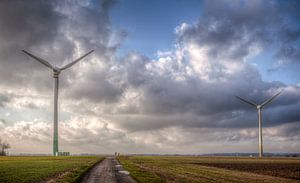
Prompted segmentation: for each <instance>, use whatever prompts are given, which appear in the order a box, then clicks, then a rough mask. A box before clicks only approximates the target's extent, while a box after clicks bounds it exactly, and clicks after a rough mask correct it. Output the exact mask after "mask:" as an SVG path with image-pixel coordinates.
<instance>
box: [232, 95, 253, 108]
mask: <svg viewBox="0 0 300 183" xmlns="http://www.w3.org/2000/svg"><path fill="white" fill-rule="evenodd" d="M235 97H236V98H237V99H239V100H241V101H243V102H245V103H247V104H250V105H252V106H254V107H256V106H257V104H256V103H254V102H251V101H248V100H246V99H243V98H242V97H239V96H235Z"/></svg>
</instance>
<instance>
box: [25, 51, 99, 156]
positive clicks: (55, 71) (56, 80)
mask: <svg viewBox="0 0 300 183" xmlns="http://www.w3.org/2000/svg"><path fill="white" fill-rule="evenodd" d="M22 51H23V52H24V53H25V54H27V55H29V56H30V57H32V58H34V59H35V60H37V61H39V62H40V63H42V64H43V65H45V66H46V67H48V68H50V69H52V70H53V78H54V83H55V87H54V119H53V121H54V129H53V155H54V156H58V122H57V120H58V114H57V103H58V84H59V74H60V72H61V71H63V70H65V69H68V68H70V67H72V66H73V65H74V64H76V63H77V62H79V61H80V60H82V59H83V58H84V57H86V56H87V55H89V54H90V53H92V52H93V51H94V50H91V51H90V52H88V53H86V54H85V55H83V56H81V57H79V58H78V59H76V60H74V61H73V62H71V63H69V64H67V65H65V66H63V67H61V68H58V67H56V66H52V65H51V64H50V63H49V62H47V61H46V60H44V59H41V58H39V57H37V56H35V55H33V54H31V53H29V52H27V51H25V50H22Z"/></svg>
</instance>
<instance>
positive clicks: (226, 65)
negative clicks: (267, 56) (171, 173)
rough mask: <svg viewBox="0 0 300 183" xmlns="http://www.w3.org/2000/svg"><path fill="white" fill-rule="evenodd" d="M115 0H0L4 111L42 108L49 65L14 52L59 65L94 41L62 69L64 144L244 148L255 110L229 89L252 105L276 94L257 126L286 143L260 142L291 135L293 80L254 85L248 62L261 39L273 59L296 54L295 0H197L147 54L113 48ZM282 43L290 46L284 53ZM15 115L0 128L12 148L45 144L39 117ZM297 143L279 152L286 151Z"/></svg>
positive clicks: (116, 43)
mask: <svg viewBox="0 0 300 183" xmlns="http://www.w3.org/2000/svg"><path fill="white" fill-rule="evenodd" d="M114 3H116V2H114V1H80V2H76V3H74V2H73V1H40V2H36V1H28V2H26V3H25V2H23V1H17V0H16V1H10V2H9V3H5V4H4V3H0V10H2V11H0V12H1V13H0V15H1V14H2V15H3V16H0V21H1V22H3V25H5V26H4V27H5V29H2V30H0V40H1V42H4V43H5V44H1V45H0V53H1V54H0V55H1V56H0V64H1V68H0V76H1V78H4V79H1V82H0V107H2V108H5V109H6V110H9V112H10V113H11V114H14V113H15V114H18V113H24V115H25V114H36V113H41V114H40V115H41V116H42V114H44V115H46V114H47V115H48V114H51V113H52V112H51V108H52V107H51V105H52V96H53V84H52V82H53V81H52V78H51V77H52V73H51V71H49V70H47V68H45V67H44V66H43V65H41V64H39V63H38V62H35V61H34V60H33V59H31V58H30V57H27V56H26V55H24V54H22V53H21V52H19V51H18V50H21V49H26V50H29V51H31V52H33V53H34V54H36V55H38V56H40V57H42V58H45V59H46V60H49V62H51V63H52V64H56V65H58V66H60V65H64V64H66V63H68V62H70V61H71V60H73V59H75V58H77V57H79V56H80V55H82V54H84V53H85V52H86V51H88V50H90V49H95V52H94V53H93V54H92V55H90V56H89V57H87V58H86V59H84V60H83V61H81V62H80V63H78V64H77V65H74V67H72V68H70V69H68V70H66V71H63V72H62V73H61V75H60V98H59V101H60V117H61V120H60V138H61V139H60V140H61V146H62V147H64V148H65V149H67V150H68V151H72V152H76V153H77V152H78V153H79V152H95V153H100V152H102V153H109V152H114V151H116V150H120V151H124V152H130V153H145V152H157V153H171V152H179V153H187V152H193V153H197V152H200V153H207V152H215V151H217V150H216V147H220V149H222V148H221V147H222V146H223V144H224V143H225V144H227V145H228V146H227V147H228V149H222V150H224V151H227V152H230V151H231V152H232V151H238V150H239V149H243V150H244V151H245V152H246V151H254V150H255V149H254V148H252V147H256V146H255V145H256V144H255V143H256V137H257V132H256V131H257V129H256V128H257V117H256V115H257V114H256V110H255V109H253V108H251V107H250V106H247V105H245V104H243V103H241V102H240V101H238V100H236V99H235V98H234V96H235V95H240V96H242V97H244V98H248V99H250V100H253V101H256V102H258V103H259V102H262V101H264V100H266V99H268V98H270V97H271V96H272V95H273V94H275V93H276V92H278V91H281V90H283V91H284V92H283V93H282V95H280V96H279V97H278V98H277V99H276V100H275V101H274V102H273V103H272V104H270V105H268V106H266V108H265V109H264V113H263V116H264V127H266V133H265V134H266V139H267V141H272V138H278V139H281V140H282V141H285V140H286V142H285V143H283V146H282V147H281V148H280V149H276V144H272V146H270V150H274V151H284V150H285V149H284V148H286V147H288V146H289V144H293V143H294V140H295V139H298V138H299V135H296V134H297V132H298V131H297V129H298V128H297V127H298V126H299V121H300V115H299V113H298V109H299V107H300V106H299V105H300V86H299V85H288V84H285V83H283V82H279V81H272V82H268V81H264V80H263V79H262V76H261V74H260V72H259V70H258V68H257V67H256V66H255V65H253V64H252V63H251V59H252V58H253V57H255V56H257V55H258V54H260V53H262V52H264V51H268V49H271V47H270V46H269V45H273V46H274V47H275V52H276V53H275V54H276V56H277V58H278V60H279V61H280V60H281V59H282V58H283V55H285V56H284V57H285V58H286V59H288V60H290V61H291V62H294V60H296V59H297V52H298V51H299V45H297V43H296V42H297V40H299V39H298V37H297V35H298V32H299V28H298V27H297V26H296V27H294V25H292V24H291V22H290V21H291V20H290V18H295V17H294V15H295V16H298V15H299V14H298V13H297V12H296V11H295V9H294V8H293V7H295V6H294V5H293V6H292V5H290V4H289V3H285V2H284V3H283V5H284V6H282V7H280V8H279V4H278V3H277V2H275V3H273V4H272V3H271V2H267V1H266V2H261V1H251V2H250V1H239V3H228V2H226V1H206V2H205V3H204V7H203V14H202V15H201V17H200V18H199V20H198V22H197V23H195V24H188V23H182V24H181V25H178V27H177V28H176V29H175V36H176V40H175V42H174V45H173V49H171V50H167V51H158V54H157V58H156V59H153V60H151V59H149V58H147V57H145V56H144V55H143V54H142V53H136V52H130V53H128V54H127V55H125V56H123V57H121V58H119V57H117V56H116V51H117V49H118V48H119V47H120V46H121V45H122V41H123V39H124V38H125V37H126V35H127V34H126V31H124V30H115V29H114V28H112V27H113V26H112V25H111V22H110V20H109V11H110V9H111V8H112V7H113V5H114ZM292 4H293V3H292ZM266 8H267V9H268V11H266ZM289 11H290V12H291V13H289ZM15 12H18V13H15ZM8 16H9V17H11V20H10V21H8ZM286 21H287V22H286ZM283 25H287V26H285V29H282V26H283ZM20 30H22V31H20ZM295 41H296V42H295ZM289 47H292V50H293V51H292V52H288V51H284V50H285V49H287V48H289ZM282 51H284V52H282ZM284 64H287V62H284ZM2 66H3V67H2ZM41 111H43V112H41ZM0 112H1V111H0ZM24 115H23V116H24ZM14 116H16V117H15V118H14V117H13V116H6V117H5V119H3V120H5V121H6V123H5V124H4V123H3V124H4V125H3V124H1V125H2V127H3V128H2V129H0V135H1V136H4V137H6V138H7V139H9V140H10V141H11V142H12V143H13V146H14V147H13V148H14V149H13V152H29V151H32V149H30V148H28V147H27V146H26V147H25V146H24V145H22V144H27V143H28V144H30V145H32V147H34V149H37V150H38V151H39V152H49V151H50V150H49V149H50V148H49V144H51V129H52V125H51V123H50V121H49V118H43V117H41V116H39V115H38V117H37V116H32V120H28V119H26V120H24V119H20V118H21V117H19V118H18V117H17V116H18V115H14ZM21 116H22V115H21ZM48 116H49V115H48ZM39 117H40V118H39ZM3 118H4V117H3ZM16 118H18V119H16ZM289 131H290V132H291V134H295V136H294V137H291V136H290V135H288V132H289ZM21 132H22V133H21ZM195 139H197V141H196V140H195ZM25 141H26V143H24V142H25ZM21 143H22V144H21ZM249 145H250V146H251V148H249V147H248V146H249ZM178 147H183V148H181V149H179V148H178ZM199 147H205V149H202V150H201V149H200V150H199ZM298 147H299V146H297V145H293V147H291V148H287V149H288V150H289V151H291V152H295V151H296V150H297V148H298ZM217 149H218V148H217Z"/></svg>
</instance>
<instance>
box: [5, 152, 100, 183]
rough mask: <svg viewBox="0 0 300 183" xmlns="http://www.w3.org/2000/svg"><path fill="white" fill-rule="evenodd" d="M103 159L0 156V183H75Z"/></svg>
mask: <svg viewBox="0 0 300 183" xmlns="http://www.w3.org/2000/svg"><path fill="white" fill-rule="evenodd" d="M102 159H103V157H95V156H94V157H81V156H78V157H72V156H66V157H13V156H12V157H9V156H2V157H1V156H0V182H1V183H2V182H3V183H4V182H9V183H25V182H43V181H47V180H53V181H54V182H76V181H78V180H79V178H80V176H81V175H82V174H83V173H84V172H85V171H86V170H88V169H89V168H90V167H91V166H92V165H94V164H95V163H96V162H98V161H101V160H102Z"/></svg>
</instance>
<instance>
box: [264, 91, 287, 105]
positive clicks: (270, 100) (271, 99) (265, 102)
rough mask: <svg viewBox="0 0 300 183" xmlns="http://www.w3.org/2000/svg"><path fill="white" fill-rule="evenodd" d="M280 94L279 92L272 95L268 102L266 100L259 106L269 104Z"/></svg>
mask: <svg viewBox="0 0 300 183" xmlns="http://www.w3.org/2000/svg"><path fill="white" fill-rule="evenodd" d="M281 93H282V91H281V92H279V93H277V94H276V95H274V96H273V97H272V98H270V99H269V100H266V101H264V102H263V103H262V104H261V106H265V105H267V104H268V103H270V102H272V101H273V100H274V99H275V98H276V97H277V96H278V95H280V94H281Z"/></svg>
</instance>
